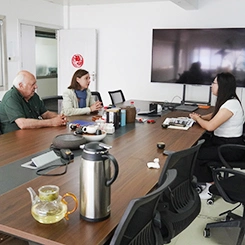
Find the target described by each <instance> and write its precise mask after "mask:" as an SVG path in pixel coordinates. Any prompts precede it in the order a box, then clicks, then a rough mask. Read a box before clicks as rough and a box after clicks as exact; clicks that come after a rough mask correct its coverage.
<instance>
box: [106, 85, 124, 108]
mask: <svg viewBox="0 0 245 245" xmlns="http://www.w3.org/2000/svg"><path fill="white" fill-rule="evenodd" d="M108 93H109V95H110V98H111V103H112V105H113V106H116V104H119V103H123V102H124V101H125V97H124V94H123V92H122V90H121V89H119V90H115V91H108Z"/></svg>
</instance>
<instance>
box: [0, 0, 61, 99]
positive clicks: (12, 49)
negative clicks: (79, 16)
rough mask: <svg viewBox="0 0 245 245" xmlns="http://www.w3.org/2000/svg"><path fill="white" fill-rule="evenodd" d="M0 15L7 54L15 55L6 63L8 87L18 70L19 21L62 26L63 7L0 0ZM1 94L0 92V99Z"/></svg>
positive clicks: (31, 0)
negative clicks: (3, 24) (0, 16)
mask: <svg viewBox="0 0 245 245" xmlns="http://www.w3.org/2000/svg"><path fill="white" fill-rule="evenodd" d="M0 15H4V16H6V25H7V26H6V39H7V40H6V42H7V55H9V53H11V56H13V55H14V56H15V58H14V59H13V61H8V63H7V68H8V88H10V87H11V86H12V81H13V79H14V77H15V75H16V74H17V73H18V71H19V70H20V48H19V41H20V40H19V22H20V21H25V22H26V23H29V22H30V23H36V24H37V26H43V27H48V26H63V7H62V6H61V5H57V4H53V3H49V2H46V1H41V0H38V1H37V0H21V1H20V0H8V1H6V0H0ZM34 62H35V61H34ZM8 88H7V89H8ZM3 94H4V92H1V93H0V100H1V98H2V96H3Z"/></svg>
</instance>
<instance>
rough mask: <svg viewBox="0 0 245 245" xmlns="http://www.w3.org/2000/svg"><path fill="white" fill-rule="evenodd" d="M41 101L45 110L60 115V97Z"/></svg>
mask: <svg viewBox="0 0 245 245" xmlns="http://www.w3.org/2000/svg"><path fill="white" fill-rule="evenodd" d="M42 100H43V102H44V105H45V107H46V108H47V110H49V111H52V112H57V113H60V111H61V101H62V100H63V97H62V96H61V95H54V96H47V97H43V98H42Z"/></svg>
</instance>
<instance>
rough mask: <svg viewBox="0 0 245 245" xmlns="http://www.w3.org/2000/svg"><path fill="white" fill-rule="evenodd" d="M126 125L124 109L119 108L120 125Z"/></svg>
mask: <svg viewBox="0 0 245 245" xmlns="http://www.w3.org/2000/svg"><path fill="white" fill-rule="evenodd" d="M125 125H126V110H125V109H122V110H121V127H123V126H125Z"/></svg>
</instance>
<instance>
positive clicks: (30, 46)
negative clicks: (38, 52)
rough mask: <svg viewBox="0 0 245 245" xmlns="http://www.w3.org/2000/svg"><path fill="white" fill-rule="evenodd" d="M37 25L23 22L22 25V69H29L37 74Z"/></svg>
mask: <svg viewBox="0 0 245 245" xmlns="http://www.w3.org/2000/svg"><path fill="white" fill-rule="evenodd" d="M35 42H36V40H35V26H33V25H27V24H21V25H20V45H21V49H20V52H21V64H20V69H21V70H27V71H29V72H31V73H32V74H34V75H35V74H36V58H35Z"/></svg>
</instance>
